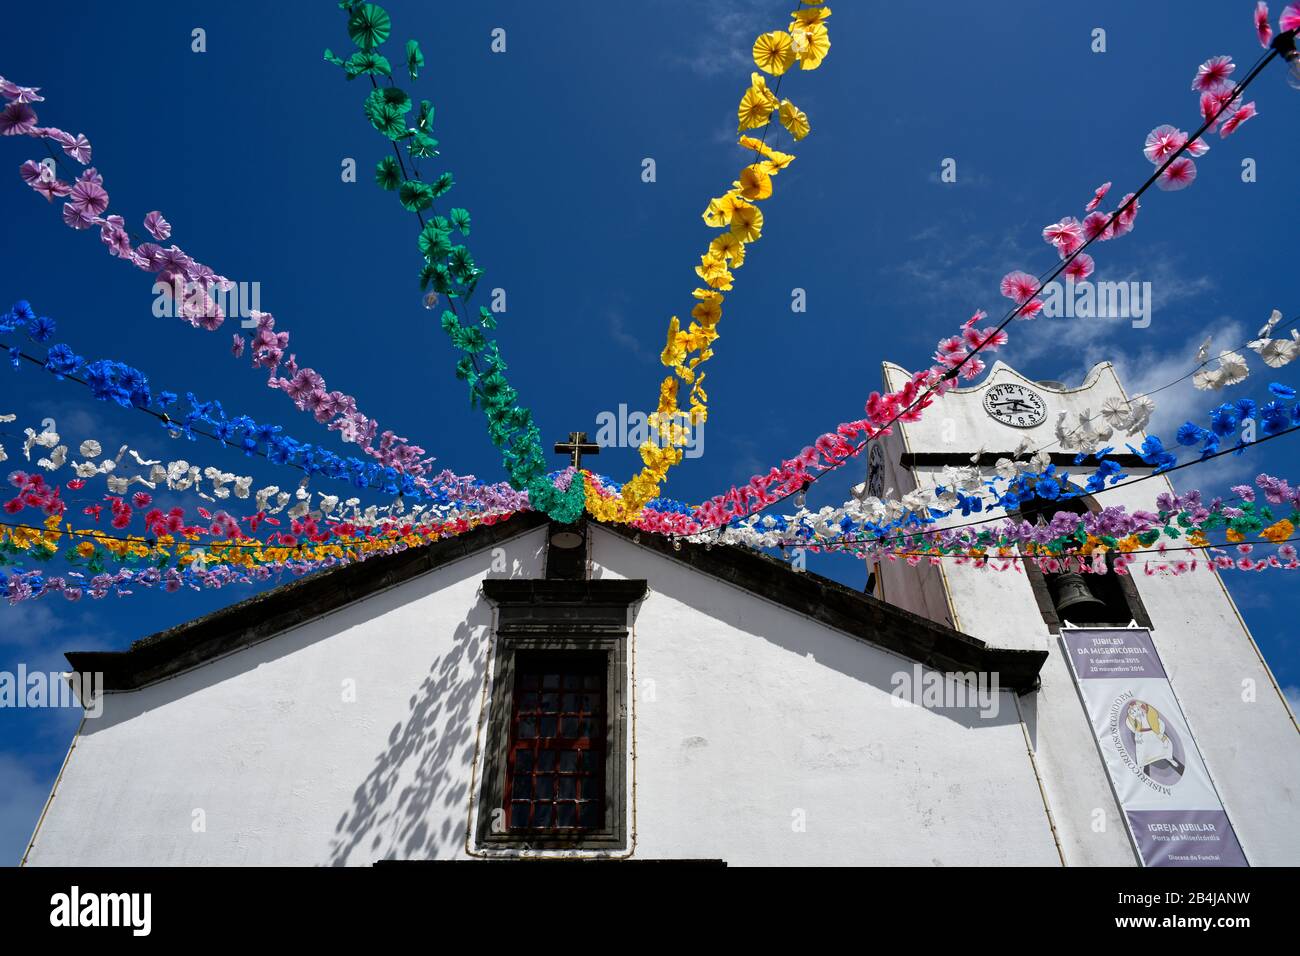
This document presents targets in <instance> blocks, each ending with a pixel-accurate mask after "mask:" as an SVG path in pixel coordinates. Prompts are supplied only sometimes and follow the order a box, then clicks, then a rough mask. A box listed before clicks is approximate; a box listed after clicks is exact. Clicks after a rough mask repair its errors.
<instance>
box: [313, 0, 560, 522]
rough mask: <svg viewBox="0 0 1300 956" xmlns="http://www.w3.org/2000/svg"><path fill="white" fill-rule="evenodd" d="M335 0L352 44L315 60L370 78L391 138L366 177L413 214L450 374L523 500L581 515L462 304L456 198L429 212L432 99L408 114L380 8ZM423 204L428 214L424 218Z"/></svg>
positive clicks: (475, 319)
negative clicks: (454, 358)
mask: <svg viewBox="0 0 1300 956" xmlns="http://www.w3.org/2000/svg"><path fill="white" fill-rule="evenodd" d="M339 6H340V7H341V8H342V10H343V11H344V13H345V14H346V15H347V30H348V36H349V37H350V38H351V39H352V42H353V44H354V45H355V46H356V47H357V49H356V51H355V52H353V53H352V54H351V56H349V57H348V58H347V59H346V60H344V59H343V58H342V57H340V56H338V55H337V54H335V53H334V52H333V51H332V50H328V49H327V50H326V51H325V59H326V61H328V62H330V63H333V64H334V65H336V66H339V67H341V68H342V69H343V72H344V74H345V75H346V76H347V78H348V79H349V80H353V79H356V78H357V77H359V76H367V77H368V78H369V79H370V84H371V92H370V94H369V95H368V96H367V97H366V100H365V103H364V104H363V106H362V109H363V111H364V112H365V115H366V118H367V119H369V120H370V125H371V126H373V127H374V128H375V130H376V131H377V132H378V133H380V134H381V135H383V136H384V137H385V138H387V139H388V140H390V141H391V144H392V150H393V155H392V156H384V157H383V158H381V159H380V160H379V163H378V165H377V166H376V167H375V182H376V183H377V184H378V185H379V187H380V188H382V189H385V190H388V191H390V192H392V191H396V192H397V198H398V200H399V201H400V202H401V204H402V207H403V208H404V209H406V210H407V211H408V212H412V213H414V214H415V215H416V217H417V218H418V219H419V222H420V233H419V236H418V237H417V244H418V246H419V249H420V254H421V255H422V256H423V257H424V266H423V267H422V268H421V270H420V288H421V289H422V290H424V291H425V292H426V296H425V305H426V307H428V308H432V307H433V306H434V304H435V303H436V302H437V300H438V297H439V296H442V297H445V298H446V300H447V305H448V308H447V310H446V311H444V312H443V314H442V321H441V324H442V328H443V331H445V332H446V333H447V336H448V337H449V338H450V339H451V343H452V345H453V346H454V347H455V348H456V349H457V350H458V351H459V352H461V353H462V355H461V358H460V360H459V361H458V362H457V363H456V377H457V378H460V379H463V380H464V381H465V382H466V383H467V384H468V386H469V390H470V403H471V405H474V406H478V407H481V408H482V409H483V413H484V415H485V416H486V417H487V421H488V436H489V437H490V438H491V440H492V443H493V445H495V446H496V448H497V449H498V450H499V451H500V452H501V455H502V461H503V463H504V464H505V467H506V471H507V473H508V474H509V475H510V483H511V485H513V486H514V487H515V488H517V489H519V490H520V491H526V492H527V493H528V501H529V504H530V505H531V507H532V508H534V509H536V510H538V511H544V512H545V513H546V514H548V515H550V516H551V517H552V518H554V519H556V520H557V521H563V522H571V521H576V520H577V519H578V518H579V517H581V515H582V510H583V502H584V499H585V495H584V493H583V478H582V476H581V475H580V474H577V475H575V474H573V473H572V472H566V473H562V474H561V475H559V476H557V477H555V478H552V477H550V476H548V474H547V466H546V457H545V454H544V452H543V449H542V441H541V431H540V429H539V428H538V427H537V424H536V422H534V421H533V416H532V413H531V412H530V411H529V410H528V409H526V408H523V407H521V406H520V405H519V404H518V399H519V395H518V393H517V392H516V391H515V389H514V388H512V387H511V385H510V383H509V382H508V381H507V380H506V377H505V371H506V363H505V361H504V360H503V359H502V357H501V353H500V350H499V348H498V347H497V343H496V342H494V341H492V340H490V339H489V337H488V332H490V331H491V330H492V329H494V328H495V327H496V319H495V317H494V316H493V314H492V312H491V310H489V309H487V308H486V307H480V308H479V310H478V313H477V315H472V316H471V315H470V313H469V306H468V300H469V299H470V297H472V296H473V294H474V290H475V288H476V287H477V286H478V282H479V280H480V279H481V278H482V275H483V271H482V270H481V269H479V268H478V266H477V264H476V263H475V261H474V257H473V256H472V255H471V254H470V252H469V249H468V248H467V247H466V246H465V245H464V243H463V242H454V241H453V233H458V234H459V235H460V237H461V239H465V238H468V236H469V231H470V214H469V212H468V210H466V209H463V208H460V207H456V208H452V209H449V210H448V211H447V215H446V216H441V215H435V214H433V212H432V210H433V205H434V200H437V199H440V198H442V197H443V196H444V195H446V193H447V192H448V191H449V190H450V189H451V188H452V186H453V185H454V184H455V177H454V176H453V175H452V173H451V172H450V171H443V172H441V173H439V174H438V175H437V176H436V177H434V178H433V179H432V181H428V182H426V181H425V180H424V179H423V178H422V177H421V175H420V160H427V159H432V158H433V157H435V156H437V155H438V141H437V140H436V139H434V138H433V136H432V135H431V130H432V126H433V117H434V108H433V104H432V103H430V102H429V101H428V100H421V101H420V106H419V109H418V110H417V111H416V114H415V117H414V119H413V120H412V119H411V118H410V116H409V114H410V112H411V110H412V109H413V101H412V99H411V97H410V96H409V95H408V94H407V93H406V92H405V91H404V90H402V89H401V88H400V87H398V86H397V85H396V84H395V83H394V82H393V70H392V66H391V64H390V63H389V60H388V58H387V57H385V56H384V55H383V54H382V53H380V52H379V49H380V47H381V46H383V44H384V43H385V42H386V41H387V40H388V38H389V37H390V36H391V34H392V19H391V17H389V15H388V12H387V11H386V10H385V9H384V8H383V7H381V6H379V5H377V4H373V3H357V2H346V0H345V2H342V3H340V4H339ZM405 59H406V69H407V73H408V74H409V76H410V78H411V80H412V82H414V81H415V80H417V79H418V78H419V71H420V68H421V67H423V66H424V54H423V53H422V52H421V50H420V44H419V43H418V42H417V41H415V40H407V41H406V47H405ZM376 77H383V79H384V82H385V85H382V86H381V85H380V83H379V81H378V80H377V79H376ZM426 212H428V213H430V218H429V219H428V221H426V220H425V215H424V214H425V213H426ZM458 300H459V301H460V303H461V308H460V309H457V301H458ZM462 311H463V312H464V313H465V315H464V317H463V318H462V316H461V314H460V312H462ZM480 362H481V363H482V364H480Z"/></svg>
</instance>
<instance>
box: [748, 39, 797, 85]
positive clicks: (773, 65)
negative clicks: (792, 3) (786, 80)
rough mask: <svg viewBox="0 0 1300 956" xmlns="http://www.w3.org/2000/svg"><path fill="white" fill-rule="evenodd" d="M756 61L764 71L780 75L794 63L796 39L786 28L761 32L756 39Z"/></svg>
mask: <svg viewBox="0 0 1300 956" xmlns="http://www.w3.org/2000/svg"><path fill="white" fill-rule="evenodd" d="M754 63H755V64H757V66H758V68H759V69H760V70H762V71H763V72H764V73H771V74H772V75H773V76H780V75H781V74H782V73H784V72H785V71H786V70H788V69H790V66H791V65H792V64H793V63H794V40H793V38H792V37H791V36H790V34H788V33H786V32H785V31H784V30H773V31H772V32H771V33H763V34H760V35H759V37H758V39H756V40H755V41H754Z"/></svg>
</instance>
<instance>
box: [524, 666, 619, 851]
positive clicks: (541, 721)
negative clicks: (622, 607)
mask: <svg viewBox="0 0 1300 956" xmlns="http://www.w3.org/2000/svg"><path fill="white" fill-rule="evenodd" d="M516 668H517V669H516V672H515V686H514V696H513V706H512V714H511V724H510V728H511V731H512V734H511V740H510V748H511V749H510V752H509V758H510V762H509V765H508V766H509V770H507V771H506V772H507V774H509V776H508V777H507V779H506V783H507V787H506V790H507V794H506V797H505V801H504V802H505V804H506V806H507V807H508V809H509V819H510V824H509V825H510V827H511V828H512V829H517V830H521V831H524V830H535V831H545V830H551V831H561V830H580V829H584V828H593V827H594V828H600V827H603V826H604V825H605V794H604V770H605V767H604V764H605V753H604V747H605V740H604V737H605V733H606V724H605V720H606V718H605V716H604V713H605V710H606V699H605V681H606V668H605V663H604V660H603V659H602V658H596V657H594V656H592V655H584V654H573V653H569V652H562V651H557V652H554V653H551V652H536V653H530V654H524V653H522V652H521V654H520V656H519V658H518V659H517V663H516ZM579 739H585V742H584V744H583V749H582V750H578V749H576V748H575V747H574V746H573V743H574V741H575V740H579Z"/></svg>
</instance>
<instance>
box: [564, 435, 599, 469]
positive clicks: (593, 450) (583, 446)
mask: <svg viewBox="0 0 1300 956" xmlns="http://www.w3.org/2000/svg"><path fill="white" fill-rule="evenodd" d="M555 453H556V454H557V455H571V456H572V458H573V467H574V468H581V467H582V456H583V455H599V454H600V446H599V445H597V444H594V443H593V442H589V441H587V433H586V432H569V440H568V441H567V442H564V441H557V442H556V443H555Z"/></svg>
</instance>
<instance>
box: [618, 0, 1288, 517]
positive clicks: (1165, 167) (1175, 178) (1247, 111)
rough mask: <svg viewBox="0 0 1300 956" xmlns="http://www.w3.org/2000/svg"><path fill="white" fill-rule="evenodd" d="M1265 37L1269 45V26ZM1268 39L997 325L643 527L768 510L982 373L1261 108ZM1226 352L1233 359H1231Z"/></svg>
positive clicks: (1154, 144)
mask: <svg viewBox="0 0 1300 956" xmlns="http://www.w3.org/2000/svg"><path fill="white" fill-rule="evenodd" d="M1265 20H1267V17H1265ZM1281 22H1282V24H1283V31H1284V32H1290V34H1291V36H1292V37H1294V31H1295V30H1296V29H1297V27H1300V7H1294V6H1293V7H1288V8H1287V10H1286V11H1285V12H1284V13H1283V16H1282V21H1281ZM1260 39H1261V42H1263V39H1264V34H1263V31H1262V30H1261V31H1260ZM1270 41H1271V42H1272V43H1273V44H1274V49H1273V50H1272V51H1270V53H1269V54H1266V55H1265V56H1264V57H1261V59H1260V61H1259V63H1257V65H1256V67H1255V69H1254V70H1252V71H1251V73H1250V75H1249V76H1247V77H1246V78H1245V80H1243V81H1242V82H1241V83H1239V84H1236V85H1234V84H1233V83H1232V82H1231V80H1230V79H1229V77H1230V76H1231V74H1232V73H1233V71H1234V69H1235V64H1233V63H1232V61H1231V58H1230V57H1222V56H1221V57H1214V58H1211V59H1210V60H1207V61H1206V62H1205V63H1203V64H1202V65H1201V66H1200V67H1199V69H1198V70H1197V74H1196V76H1195V77H1194V78H1193V84H1192V88H1193V89H1194V90H1196V91H1198V92H1199V93H1200V111H1201V115H1202V117H1203V119H1204V124H1203V126H1202V128H1201V129H1200V130H1198V131H1197V133H1196V134H1193V135H1191V136H1189V135H1188V134H1187V133H1185V132H1183V131H1181V130H1178V129H1176V128H1174V127H1172V126H1160V127H1157V128H1156V129H1154V130H1152V132H1151V133H1150V134H1149V135H1148V136H1147V140H1146V144H1145V147H1144V149H1143V153H1144V155H1145V156H1146V158H1147V159H1148V160H1149V161H1151V162H1152V163H1153V164H1155V165H1156V166H1157V170H1156V172H1155V173H1153V174H1152V176H1151V178H1150V179H1149V180H1148V182H1147V184H1145V185H1144V186H1143V187H1141V188H1140V189H1139V190H1138V191H1137V192H1134V193H1129V194H1128V195H1127V196H1125V197H1124V199H1123V200H1121V201H1120V204H1119V207H1118V208H1117V209H1116V210H1115V212H1113V213H1111V214H1109V215H1107V214H1105V213H1100V212H1098V211H1097V208H1098V206H1099V205H1100V203H1101V202H1102V200H1103V199H1104V198H1105V196H1106V194H1107V193H1108V192H1109V190H1110V186H1111V184H1110V183H1109V182H1108V183H1104V184H1103V185H1102V186H1100V187H1098V188H1097V189H1096V190H1095V192H1094V194H1093V196H1092V197H1091V198H1090V199H1089V201H1088V202H1087V204H1086V206H1085V208H1084V211H1085V213H1086V216H1085V218H1084V219H1083V220H1082V221H1079V220H1077V219H1075V218H1074V217H1065V218H1063V219H1062V220H1060V221H1059V222H1056V223H1053V224H1050V225H1048V226H1046V227H1045V228H1044V229H1043V239H1044V241H1046V242H1047V243H1048V244H1050V245H1051V246H1053V248H1054V249H1055V250H1056V251H1057V253H1058V255H1059V256H1060V258H1061V260H1062V262H1061V264H1060V265H1059V266H1058V267H1056V268H1055V269H1053V270H1049V272H1050V275H1049V276H1048V278H1047V279H1044V280H1042V281H1040V280H1039V279H1038V278H1036V277H1034V276H1031V275H1029V274H1027V273H1024V272H1011V273H1008V274H1007V275H1006V276H1005V277H1004V278H1003V280H1002V284H1001V289H1002V293H1003V295H1005V296H1007V297H1008V298H1010V299H1012V300H1013V302H1014V303H1015V305H1014V307H1013V308H1012V310H1011V311H1010V312H1009V313H1008V315H1007V316H1006V318H1004V319H1003V321H1002V322H1000V323H999V324H998V326H997V327H996V328H980V327H978V326H977V323H978V322H980V321H982V320H983V319H984V318H986V315H985V313H984V312H983V311H978V312H976V313H975V314H974V315H973V316H972V317H971V318H970V319H969V320H968V321H967V322H966V323H965V324H964V325H963V326H962V330H961V334H960V335H959V336H955V337H953V338H950V339H945V340H943V341H941V342H940V343H939V347H938V349H937V351H936V352H935V356H934V364H933V365H931V366H930V367H929V368H928V369H925V370H923V371H920V372H917V373H915V374H914V375H913V376H912V378H911V380H910V381H909V382H908V383H907V384H906V385H905V386H904V387H903V388H902V389H900V390H899V391H897V392H895V393H893V394H890V395H883V396H882V395H880V394H879V393H876V392H873V393H872V394H871V396H870V397H869V398H868V400H867V404H866V409H865V410H866V412H867V418H866V419H862V420H858V421H851V422H844V423H842V424H840V425H839V426H838V427H837V428H836V430H835V431H834V432H829V433H827V434H824V435H822V436H821V437H820V438H818V439H817V441H816V443H815V444H814V445H812V446H809V447H806V448H804V449H803V451H802V452H801V453H800V454H799V455H797V456H796V457H795V458H793V459H789V460H786V461H783V462H782V463H781V466H780V467H773V468H772V469H770V470H769V471H768V473H767V474H764V475H755V476H754V477H753V478H751V479H750V481H749V483H748V484H746V485H744V486H742V487H735V486H733V487H732V488H731V489H730V490H729V491H727V492H726V493H725V494H722V495H717V496H715V497H714V498H712V499H711V500H710V501H708V502H705V503H704V504H702V505H700V506H699V507H698V508H696V509H694V510H693V511H692V512H691V513H689V514H683V513H680V512H678V511H675V510H674V511H669V512H664V513H658V514H654V515H648V516H647V518H648V520H644V521H642V522H640V523H639V524H638V526H639V527H643V528H645V529H646V530H652V531H656V532H660V533H669V534H694V533H698V532H699V531H702V530H705V529H707V528H714V527H722V526H724V525H726V524H727V523H728V522H730V521H733V520H735V519H737V518H741V517H744V516H746V515H749V514H753V513H755V512H758V511H761V510H763V509H764V508H767V507H769V506H770V505H773V504H775V503H777V502H778V501H780V500H782V499H784V498H786V497H789V496H790V495H793V494H796V493H798V492H800V491H801V490H804V489H806V488H807V486H808V485H809V484H811V483H812V482H813V481H816V480H817V479H818V478H820V477H821V476H822V475H824V474H826V473H828V472H830V471H832V470H834V469H836V468H839V467H840V466H841V465H843V464H844V463H845V462H846V461H848V460H849V459H851V458H853V457H854V456H856V455H857V454H859V453H860V452H861V451H862V449H863V448H865V447H866V445H867V444H868V443H869V442H870V441H871V440H873V439H874V438H876V437H878V436H881V435H884V434H887V433H888V429H889V428H890V427H891V426H892V425H893V424H894V423H895V422H899V421H902V422H912V421H917V420H919V419H920V416H921V413H922V412H923V411H924V410H925V409H927V408H928V407H930V406H931V405H932V404H933V402H934V400H935V399H936V398H937V397H940V396H942V395H943V394H944V393H945V392H946V391H947V390H948V389H949V388H951V387H952V386H953V382H954V380H955V379H956V378H957V376H958V374H960V375H961V376H962V377H963V378H968V379H969V378H974V377H975V376H977V375H979V374H980V373H981V372H983V371H984V363H983V362H982V361H981V359H980V358H979V355H978V353H979V352H982V351H985V350H992V349H996V348H998V347H999V346H1001V345H1004V344H1005V343H1006V341H1007V337H1006V333H1005V331H1004V330H1005V328H1006V326H1007V325H1008V324H1009V323H1010V322H1011V321H1012V320H1013V319H1021V320H1029V319H1033V318H1036V317H1037V315H1038V313H1039V312H1040V311H1041V310H1042V308H1043V301H1042V300H1041V299H1040V298H1038V295H1039V293H1041V291H1042V289H1043V287H1044V286H1045V285H1046V284H1047V282H1049V281H1051V279H1053V278H1055V276H1056V275H1058V274H1061V273H1064V274H1066V275H1068V276H1070V277H1071V278H1073V279H1075V280H1076V281H1082V280H1084V279H1086V278H1087V277H1088V276H1090V275H1091V274H1092V272H1093V271H1094V268H1095V263H1094V261H1093V259H1092V257H1091V256H1089V255H1087V254H1086V253H1085V252H1084V249H1086V248H1087V247H1088V246H1090V245H1092V244H1093V243H1094V242H1098V241H1100V242H1106V241H1109V240H1111V239H1114V238H1118V237H1119V236H1122V235H1126V234H1127V233H1129V232H1131V231H1132V229H1133V225H1134V222H1135V220H1136V218H1137V214H1138V210H1139V208H1140V203H1139V199H1138V196H1139V194H1140V193H1141V192H1142V191H1143V190H1145V189H1146V188H1147V187H1148V186H1149V185H1151V184H1152V183H1154V184H1155V185H1156V186H1157V187H1158V188H1160V189H1163V190H1166V191H1169V190H1176V189H1182V188H1184V187H1186V186H1187V185H1189V184H1190V183H1191V182H1192V180H1194V179H1195V176H1196V168H1195V164H1194V163H1193V162H1192V159H1191V158H1190V157H1191V156H1193V155H1194V156H1202V155H1204V154H1205V153H1206V152H1207V151H1208V149H1209V147H1208V146H1207V145H1206V144H1205V143H1204V142H1203V141H1202V140H1201V138H1200V137H1201V134H1202V133H1205V132H1209V131H1211V130H1215V129H1217V130H1218V132H1219V135H1220V137H1221V138H1226V137H1228V136H1230V135H1231V134H1232V133H1234V132H1235V131H1236V130H1237V129H1239V128H1240V126H1241V125H1242V123H1244V122H1246V121H1247V120H1249V119H1251V118H1252V117H1254V116H1256V115H1258V111H1257V110H1256V108H1255V104H1254V103H1253V102H1250V103H1245V104H1241V103H1240V102H1239V100H1240V97H1241V93H1242V91H1243V90H1244V89H1245V87H1246V85H1247V84H1248V83H1250V82H1251V81H1253V79H1254V77H1255V76H1256V75H1258V72H1259V70H1260V69H1262V67H1263V66H1264V64H1265V63H1267V62H1268V60H1269V59H1271V58H1272V57H1273V56H1274V55H1276V53H1277V52H1278V50H1279V49H1281V45H1280V44H1279V43H1278V41H1277V39H1275V38H1272V37H1270ZM1265 45H1266V46H1267V44H1265ZM1261 355H1264V356H1265V359H1266V361H1267V355H1265V353H1264V352H1261ZM1225 357H1227V358H1228V360H1229V362H1231V361H1232V359H1233V357H1231V356H1225ZM859 435H865V436H866V438H865V439H863V440H862V441H859V442H858V443H857V444H856V445H853V444H851V443H850V442H851V441H852V440H854V439H856V438H857V436H859Z"/></svg>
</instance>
